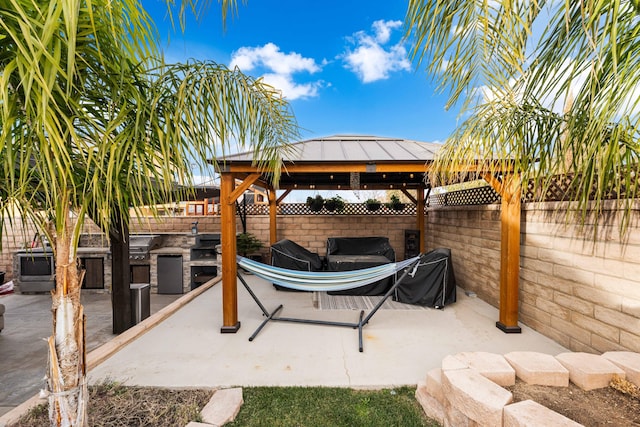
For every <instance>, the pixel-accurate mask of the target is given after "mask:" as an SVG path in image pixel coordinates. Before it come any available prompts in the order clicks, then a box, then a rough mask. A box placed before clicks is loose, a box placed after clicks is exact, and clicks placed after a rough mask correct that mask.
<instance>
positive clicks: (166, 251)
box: [150, 247, 189, 255]
mask: <svg viewBox="0 0 640 427" xmlns="http://www.w3.org/2000/svg"><path fill="white" fill-rule="evenodd" d="M185 251H187V252H188V251H189V248H179V247H174V248H171V247H168V248H158V249H152V250H151V251H150V252H151V253H152V254H157V255H167V254H168V255H182V254H183V253H184V252H185Z"/></svg>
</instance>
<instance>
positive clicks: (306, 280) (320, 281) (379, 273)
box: [237, 255, 420, 291]
mask: <svg viewBox="0 0 640 427" xmlns="http://www.w3.org/2000/svg"><path fill="white" fill-rule="evenodd" d="M419 258H420V256H416V257H414V258H410V259H406V260H404V261H399V262H393V263H389V264H382V265H377V266H375V267H369V268H363V269H360V270H349V271H299V270H289V269H286V268H281V267H274V266H272V265H267V264H263V263H261V262H258V261H254V260H252V259H249V258H245V257H242V256H239V255H238V257H237V262H238V266H240V267H241V268H243V269H245V270H247V271H250V272H251V273H253V274H255V275H256V276H258V277H260V278H262V279H264V280H267V281H269V282H272V283H275V284H276V285H280V286H284V287H285V288H290V289H296V290H299V291H343V290H347V289H354V288H358V287H360V286H364V285H368V284H370V283H373V282H377V281H378V280H381V279H384V278H385V277H389V276H391V275H393V274H395V273H397V272H398V271H400V270H402V269H404V268H406V267H408V266H410V265H411V264H413V263H415V264H416V265H417V263H416V261H417V260H418V259H419Z"/></svg>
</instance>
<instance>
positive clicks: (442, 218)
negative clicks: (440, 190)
mask: <svg viewBox="0 0 640 427" xmlns="http://www.w3.org/2000/svg"><path fill="white" fill-rule="evenodd" d="M425 239H426V247H427V250H432V249H436V248H450V249H451V259H452V262H453V267H454V272H455V275H456V281H457V283H458V285H459V286H461V287H463V288H464V289H465V290H467V291H472V292H475V293H476V294H477V295H478V296H479V297H480V298H482V299H483V300H484V301H487V302H488V303H490V304H491V305H493V306H495V307H497V306H498V305H499V302H500V292H499V284H500V205H483V206H455V207H438V208H429V210H428V213H427V224H426V232H425Z"/></svg>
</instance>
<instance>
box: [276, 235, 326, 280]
mask: <svg viewBox="0 0 640 427" xmlns="http://www.w3.org/2000/svg"><path fill="white" fill-rule="evenodd" d="M271 265H274V266H276V267H282V268H287V269H289V270H303V271H321V270H322V267H323V263H322V258H320V256H319V255H318V254H317V253H315V252H311V251H309V250H307V249H305V248H303V247H302V246H300V245H299V244H297V243H295V242H293V241H291V240H289V239H283V240H280V241H279V242H276V243H274V244H273V245H271ZM273 286H274V287H275V288H276V289H278V290H281V291H291V290H292V289H290V288H285V287H284V286H280V285H276V284H274V285H273Z"/></svg>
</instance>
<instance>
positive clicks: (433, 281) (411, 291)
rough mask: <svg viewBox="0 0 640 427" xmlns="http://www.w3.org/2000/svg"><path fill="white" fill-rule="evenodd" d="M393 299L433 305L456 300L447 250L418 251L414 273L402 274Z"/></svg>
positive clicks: (449, 252) (454, 283) (437, 305)
mask: <svg viewBox="0 0 640 427" xmlns="http://www.w3.org/2000/svg"><path fill="white" fill-rule="evenodd" d="M411 268H412V267H411ZM394 299H395V300H396V301H398V302H403V303H407V304H416V305H422V306H427V307H434V308H443V307H444V306H445V305H447V304H451V303H454V302H456V278H455V276H454V274H453V264H452V263H451V250H450V249H445V248H439V249H435V250H433V251H431V252H428V253H426V254H424V255H422V257H420V262H419V264H418V270H417V271H416V274H415V276H414V277H411V276H409V275H407V276H406V277H405V279H404V280H403V281H402V283H400V284H399V285H398V287H397V288H396V290H395V296H394Z"/></svg>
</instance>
